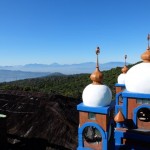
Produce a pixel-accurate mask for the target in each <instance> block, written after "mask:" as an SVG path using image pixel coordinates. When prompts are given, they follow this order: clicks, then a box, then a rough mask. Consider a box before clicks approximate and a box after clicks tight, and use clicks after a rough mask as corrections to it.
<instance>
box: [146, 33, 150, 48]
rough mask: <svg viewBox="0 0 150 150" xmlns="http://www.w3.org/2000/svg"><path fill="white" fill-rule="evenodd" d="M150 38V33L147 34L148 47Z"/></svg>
mask: <svg viewBox="0 0 150 150" xmlns="http://www.w3.org/2000/svg"><path fill="white" fill-rule="evenodd" d="M149 40H150V34H148V36H147V41H148V49H149V48H150V47H149Z"/></svg>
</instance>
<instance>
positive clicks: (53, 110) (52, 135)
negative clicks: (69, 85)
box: [0, 90, 80, 150]
mask: <svg viewBox="0 0 150 150" xmlns="http://www.w3.org/2000/svg"><path fill="white" fill-rule="evenodd" d="M79 103H80V101H79V100H76V99H73V98H68V97H64V96H61V95H55V94H51V95H48V94H41V93H33V92H23V91H21V92H19V91H12V90H11V91H0V113H1V114H6V115H7V137H8V142H9V144H8V147H9V150H55V149H58V150H61V149H62V150H63V149H64V150H65V149H66V150H71V149H76V146H77V129H78V112H77V110H76V106H77V104H79Z"/></svg>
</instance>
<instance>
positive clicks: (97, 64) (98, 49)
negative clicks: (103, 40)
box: [96, 47, 100, 68]
mask: <svg viewBox="0 0 150 150" xmlns="http://www.w3.org/2000/svg"><path fill="white" fill-rule="evenodd" d="M99 53H100V48H99V47H97V48H96V55H97V62H96V68H99V63H98V54H99Z"/></svg>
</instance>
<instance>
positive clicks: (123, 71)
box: [121, 55, 128, 74]
mask: <svg viewBox="0 0 150 150" xmlns="http://www.w3.org/2000/svg"><path fill="white" fill-rule="evenodd" d="M124 59H125V62H124V67H123V68H122V69H121V71H122V73H124V74H125V73H126V72H127V71H128V67H127V66H126V59H127V55H125V56H124Z"/></svg>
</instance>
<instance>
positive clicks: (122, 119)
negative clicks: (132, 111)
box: [114, 110, 125, 123]
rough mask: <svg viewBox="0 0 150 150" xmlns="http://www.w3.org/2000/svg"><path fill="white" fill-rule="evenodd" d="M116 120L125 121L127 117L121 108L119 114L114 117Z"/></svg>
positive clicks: (118, 121)
mask: <svg viewBox="0 0 150 150" xmlns="http://www.w3.org/2000/svg"><path fill="white" fill-rule="evenodd" d="M114 120H115V122H117V123H120V122H124V121H125V118H124V116H123V114H122V112H121V111H120V110H119V112H118V113H117V115H116V116H115V118H114Z"/></svg>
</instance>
